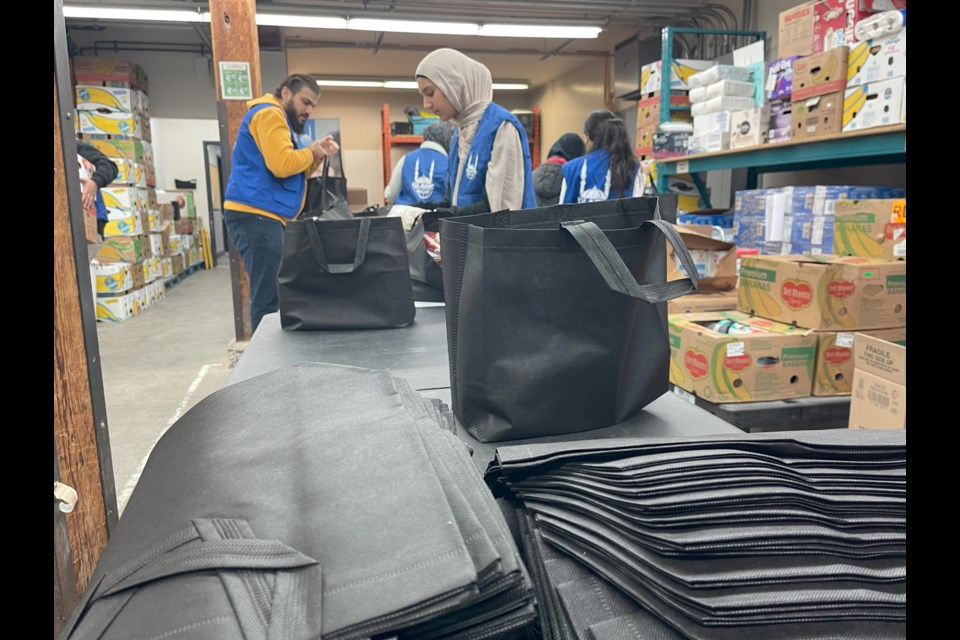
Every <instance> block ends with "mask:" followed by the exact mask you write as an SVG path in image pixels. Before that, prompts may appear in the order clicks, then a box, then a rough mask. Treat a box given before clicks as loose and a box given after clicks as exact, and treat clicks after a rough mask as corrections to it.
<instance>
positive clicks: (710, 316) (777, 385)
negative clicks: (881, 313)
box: [668, 311, 817, 403]
mask: <svg viewBox="0 0 960 640" xmlns="http://www.w3.org/2000/svg"><path fill="white" fill-rule="evenodd" d="M720 320H732V321H734V322H737V323H740V324H742V325H746V326H748V327H753V328H754V330H759V331H763V332H764V333H753V334H747V335H732V334H729V333H719V332H717V331H713V330H712V329H710V328H708V325H712V324H713V323H715V322H717V321H720ZM668 324H669V332H670V335H669V339H670V382H672V383H673V384H675V385H677V386H678V387H680V388H681V389H686V390H687V391H690V392H692V393H695V394H696V395H698V396H700V397H701V398H703V399H704V400H707V401H709V402H714V403H731V402H749V401H758V400H784V399H787V398H802V397H806V396H809V395H810V388H811V385H812V375H813V366H814V362H815V360H816V351H817V335H816V333H815V332H813V331H811V330H809V329H798V328H796V327H791V326H789V325H785V324H782V323H779V322H772V321H770V320H765V319H763V318H752V317H750V316H748V315H747V314H744V313H739V312H737V311H718V312H713V313H699V314H680V315H672V316H669V321H668Z"/></svg>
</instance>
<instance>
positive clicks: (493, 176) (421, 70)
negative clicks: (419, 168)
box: [415, 49, 537, 215]
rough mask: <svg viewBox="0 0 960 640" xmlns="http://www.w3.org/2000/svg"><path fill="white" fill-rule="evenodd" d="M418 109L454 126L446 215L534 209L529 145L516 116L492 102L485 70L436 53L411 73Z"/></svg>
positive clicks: (452, 53)
mask: <svg viewBox="0 0 960 640" xmlns="http://www.w3.org/2000/svg"><path fill="white" fill-rule="evenodd" d="M415 77H416V80H417V86H418V88H419V91H420V95H421V96H423V108H424V109H425V110H427V111H430V112H432V113H435V114H437V116H439V117H440V119H441V120H443V121H445V122H452V123H453V124H454V125H456V127H457V131H456V133H455V134H454V136H453V141H452V142H451V144H450V156H449V179H448V185H449V189H450V197H449V199H445V204H446V205H447V206H448V207H450V208H449V210H448V211H447V213H448V214H450V215H468V214H471V213H483V212H487V211H500V210H502V209H531V208H534V207H536V206H537V200H536V196H535V195H534V193H533V176H532V170H531V162H530V145H529V143H528V142H527V134H526V132H525V131H524V130H523V125H521V124H520V121H519V120H517V118H516V116H514V115H513V114H511V113H510V112H509V111H507V110H506V109H504V108H503V107H501V106H500V105H498V104H496V103H494V102H493V80H492V77H491V75H490V69H488V68H487V67H486V66H484V65H483V64H481V63H479V62H477V61H476V60H474V59H472V58H469V57H467V56H465V55H464V54H462V53H460V52H459V51H456V50H454V49H437V50H436V51H432V52H430V53H429V54H427V55H426V57H424V58H423V60H421V61H420V64H419V65H418V66H417V71H416V73H415Z"/></svg>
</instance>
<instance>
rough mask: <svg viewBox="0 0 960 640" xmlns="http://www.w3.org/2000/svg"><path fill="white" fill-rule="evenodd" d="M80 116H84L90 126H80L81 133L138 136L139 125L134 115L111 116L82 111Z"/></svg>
mask: <svg viewBox="0 0 960 640" xmlns="http://www.w3.org/2000/svg"><path fill="white" fill-rule="evenodd" d="M81 116H82V117H83V118H85V119H86V120H87V121H88V122H89V123H90V125H91V126H90V127H82V132H83V133H109V134H115V135H122V136H139V135H140V127H139V123H138V122H137V121H136V118H135V117H131V116H129V115H124V117H122V118H111V117H109V116H107V115H105V114H101V113H95V112H92V111H84V112H82V113H81Z"/></svg>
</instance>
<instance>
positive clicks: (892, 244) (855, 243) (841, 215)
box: [833, 199, 907, 258]
mask: <svg viewBox="0 0 960 640" xmlns="http://www.w3.org/2000/svg"><path fill="white" fill-rule="evenodd" d="M833 252H834V253H836V254H838V255H842V256H863V257H866V258H906V257H907V201H906V199H895V200H841V201H839V202H837V203H836V205H835V206H834V223H833Z"/></svg>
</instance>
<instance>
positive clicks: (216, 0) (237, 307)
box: [210, 0, 260, 342]
mask: <svg viewBox="0 0 960 640" xmlns="http://www.w3.org/2000/svg"><path fill="white" fill-rule="evenodd" d="M256 15H257V13H256V4H255V2H254V0H210V35H211V39H212V40H213V71H214V77H215V79H216V82H215V85H216V91H217V107H218V108H217V117H218V120H219V122H220V148H221V149H222V153H223V156H222V158H223V167H224V175H223V179H224V180H225V181H226V180H229V179H230V171H231V169H232V167H231V166H230V158H231V155H232V151H233V143H234V142H235V141H236V139H237V132H238V131H239V130H240V123H241V121H243V116H245V115H246V113H247V103H246V102H245V101H244V100H222V99H221V96H222V95H223V93H222V91H221V88H220V62H221V61H227V62H247V63H249V64H250V86H251V88H252V90H253V97H254V98H259V97H260V41H259V39H258V36H257V18H256ZM224 133H226V140H224V135H223V134H224ZM227 246H228V248H229V249H230V276H231V280H232V281H233V292H234V295H233V310H234V327H235V330H236V339H237V342H240V341H244V340H249V339H250V337H251V334H252V331H251V330H250V280H249V276H247V272H246V270H245V269H244V268H243V260H241V259H240V254H238V253H237V250H236V248H234V246H233V243H232V242H230V238H229V237H228V238H227Z"/></svg>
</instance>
